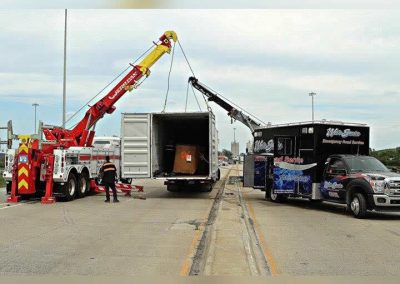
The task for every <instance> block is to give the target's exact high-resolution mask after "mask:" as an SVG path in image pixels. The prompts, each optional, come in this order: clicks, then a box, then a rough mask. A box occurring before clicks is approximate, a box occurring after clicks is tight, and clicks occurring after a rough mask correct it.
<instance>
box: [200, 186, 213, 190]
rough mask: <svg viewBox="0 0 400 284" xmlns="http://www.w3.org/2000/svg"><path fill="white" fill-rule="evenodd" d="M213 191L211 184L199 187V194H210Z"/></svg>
mask: <svg viewBox="0 0 400 284" xmlns="http://www.w3.org/2000/svg"><path fill="white" fill-rule="evenodd" d="M212 189H213V184H204V185H202V186H201V189H200V191H201V192H211V191H212Z"/></svg>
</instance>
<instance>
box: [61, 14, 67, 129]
mask: <svg viewBox="0 0 400 284" xmlns="http://www.w3.org/2000/svg"><path fill="white" fill-rule="evenodd" d="M64 22H65V26H64V80H63V114H62V127H63V128H65V121H66V109H67V107H66V103H67V93H66V91H67V87H66V83H67V9H65V21H64Z"/></svg>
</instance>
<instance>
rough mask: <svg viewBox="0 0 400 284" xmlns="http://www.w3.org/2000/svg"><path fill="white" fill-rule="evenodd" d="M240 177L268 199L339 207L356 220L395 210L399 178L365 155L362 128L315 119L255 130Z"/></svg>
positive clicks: (399, 194)
mask: <svg viewBox="0 0 400 284" xmlns="http://www.w3.org/2000/svg"><path fill="white" fill-rule="evenodd" d="M244 173H245V177H244V181H245V184H244V185H245V186H251V187H254V188H259V189H262V190H265V191H266V198H269V199H271V200H272V201H280V202H282V201H284V200H285V199H286V198H287V197H303V198H308V199H310V200H320V201H323V200H325V201H331V202H336V203H343V204H347V206H348V209H349V210H351V212H352V213H353V214H354V216H355V217H358V218H363V217H365V216H366V212H367V210H399V209H400V174H398V173H393V172H391V171H390V170H389V169H387V168H386V167H385V166H384V165H383V164H382V163H381V162H380V161H378V160H377V159H375V158H374V157H370V156H369V127H368V126H367V125H365V124H355V123H343V122H332V121H315V122H306V123H292V124H283V125H274V126H270V127H265V128H259V129H257V130H256V131H255V132H254V154H252V155H248V156H247V157H246V161H245V164H244Z"/></svg>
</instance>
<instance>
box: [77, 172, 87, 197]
mask: <svg viewBox="0 0 400 284" xmlns="http://www.w3.org/2000/svg"><path fill="white" fill-rule="evenodd" d="M78 185H79V186H78V191H77V195H78V197H85V196H86V195H87V194H88V192H89V176H88V174H87V173H86V172H82V173H81V174H80V175H79V182H78Z"/></svg>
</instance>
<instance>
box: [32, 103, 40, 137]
mask: <svg viewBox="0 0 400 284" xmlns="http://www.w3.org/2000/svg"><path fill="white" fill-rule="evenodd" d="M32 106H33V107H34V108H35V120H34V124H35V125H34V129H35V132H34V133H35V134H36V108H37V107H38V106H39V104H38V103H33V104H32Z"/></svg>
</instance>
